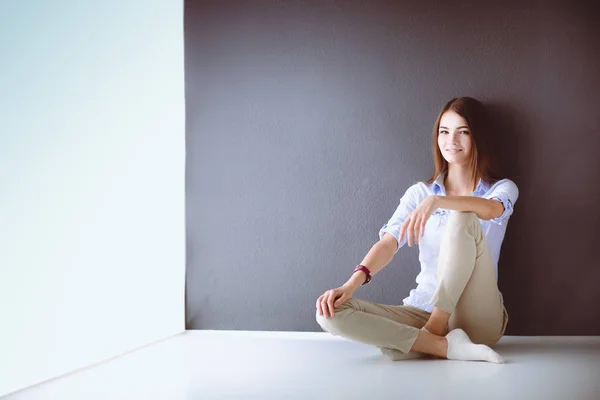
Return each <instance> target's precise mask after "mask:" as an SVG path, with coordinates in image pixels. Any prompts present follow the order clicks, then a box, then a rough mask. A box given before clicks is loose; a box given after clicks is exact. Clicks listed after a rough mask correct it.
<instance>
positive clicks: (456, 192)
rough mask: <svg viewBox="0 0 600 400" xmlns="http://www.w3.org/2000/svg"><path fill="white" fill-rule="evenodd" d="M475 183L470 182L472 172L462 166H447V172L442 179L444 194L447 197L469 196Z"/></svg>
mask: <svg viewBox="0 0 600 400" xmlns="http://www.w3.org/2000/svg"><path fill="white" fill-rule="evenodd" d="M474 186H475V182H473V180H472V171H471V169H469V168H466V167H463V166H462V165H456V164H455V165H452V164H450V165H448V172H447V173H446V178H445V179H444V187H445V188H446V194H448V195H449V196H471V195H472V194H473V191H474V190H475V188H474Z"/></svg>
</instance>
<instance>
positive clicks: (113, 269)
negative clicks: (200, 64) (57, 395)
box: [0, 0, 185, 395]
mask: <svg viewBox="0 0 600 400" xmlns="http://www.w3.org/2000/svg"><path fill="white" fill-rule="evenodd" d="M184 106H185V105H184V69H183V1H181V0H179V1H176V0H153V1H150V0H146V1H138V0H103V1H94V2H92V1H81V0H56V1H51V0H46V1H42V0H37V1H35V0H27V1H24V0H2V1H0V395H2V394H6V393H8V392H11V391H14V390H17V389H20V388H23V387H26V386H28V385H31V384H34V383H37V382H40V381H43V380H46V379H49V378H52V377H55V376H58V375H61V374H64V373H67V372H70V371H73V370H75V369H77V368H80V367H84V366H88V365H90V364H91V363H95V362H99V361H101V360H104V359H106V358H109V357H112V356H115V355H118V354H121V353H123V352H125V351H128V350H131V349H134V348H137V347H140V346H142V345H145V344H148V343H150V342H153V341H156V340H158V339H161V338H164V337H168V336H170V335H173V334H176V333H178V332H181V331H183V330H184V280H185V230H184V229H185V228H184V195H185V188H184V164H185V129H184V128H185V126H184V124H185V114H184V113H185V109H184Z"/></svg>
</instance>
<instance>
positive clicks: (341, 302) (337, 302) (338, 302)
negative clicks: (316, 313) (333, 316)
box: [333, 293, 346, 308]
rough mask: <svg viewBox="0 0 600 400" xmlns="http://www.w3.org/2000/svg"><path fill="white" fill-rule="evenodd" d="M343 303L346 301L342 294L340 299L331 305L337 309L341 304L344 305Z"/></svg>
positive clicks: (344, 295)
mask: <svg viewBox="0 0 600 400" xmlns="http://www.w3.org/2000/svg"><path fill="white" fill-rule="evenodd" d="M345 301H346V294H345V293H344V294H342V295H341V296H340V298H339V299H337V300H336V301H335V302H334V303H333V305H334V306H335V307H336V308H337V307H339V306H340V305H341V304H344V302H345Z"/></svg>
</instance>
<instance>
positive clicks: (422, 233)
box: [421, 218, 427, 237]
mask: <svg viewBox="0 0 600 400" xmlns="http://www.w3.org/2000/svg"><path fill="white" fill-rule="evenodd" d="M426 224H427V218H423V220H422V221H421V237H423V236H425V225H426Z"/></svg>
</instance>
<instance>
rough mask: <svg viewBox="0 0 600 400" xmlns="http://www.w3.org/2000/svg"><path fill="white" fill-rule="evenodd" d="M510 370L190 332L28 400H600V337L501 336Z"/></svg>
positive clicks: (293, 340)
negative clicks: (403, 358)
mask: <svg viewBox="0 0 600 400" xmlns="http://www.w3.org/2000/svg"><path fill="white" fill-rule="evenodd" d="M495 349H496V350H497V351H498V352H499V353H500V354H501V355H502V356H503V357H504V358H505V359H506V361H507V363H506V364H500V365H496V364H490V363H484V362H464V361H448V360H440V359H433V358H429V359H417V360H406V361H396V362H393V361H389V360H387V359H385V358H384V357H383V356H382V355H381V354H380V353H379V352H378V351H377V349H376V348H375V347H372V346H368V345H364V344H360V343H354V342H350V341H348V340H345V339H342V338H339V337H334V336H332V335H330V334H328V333H325V332H323V333H320V332H319V333H293V332H248V331H187V332H185V333H183V334H180V335H177V336H175V337H173V338H171V339H167V340H164V341H162V342H159V343H156V344H154V345H152V346H148V347H146V348H143V349H141V350H138V351H136V352H133V353H129V354H127V355H124V356H122V357H119V358H116V359H114V360H112V361H110V362H107V363H105V364H101V365H98V366H95V367H92V368H89V369H85V370H82V371H80V372H77V373H74V374H71V375H68V376H65V377H62V378H59V379H55V380H52V381H49V382H46V383H44V384H40V385H37V386H35V387H32V388H29V389H26V390H24V391H21V392H18V393H15V394H13V395H11V396H8V397H6V398H4V399H6V400H9V399H10V400H26V399H27V400H29V399H44V400H46V399H49V400H50V399H60V400H71V399H78V400H80V399H81V400H83V399H111V400H112V399H169V400H176V399H228V398H240V399H328V400H330V399H561V400H562V399H569V400H572V399H590V400H597V399H600V337H598V336H596V337H573V336H571V337H566V336H563V337H516V336H505V337H504V338H502V340H501V341H500V343H498V344H497V345H496V347H495Z"/></svg>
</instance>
